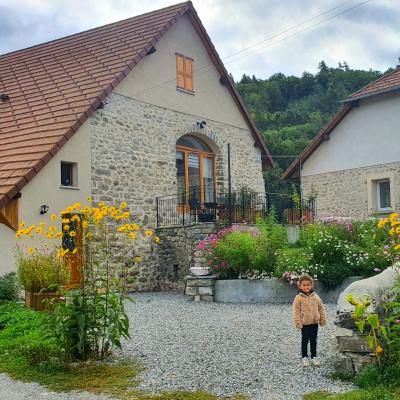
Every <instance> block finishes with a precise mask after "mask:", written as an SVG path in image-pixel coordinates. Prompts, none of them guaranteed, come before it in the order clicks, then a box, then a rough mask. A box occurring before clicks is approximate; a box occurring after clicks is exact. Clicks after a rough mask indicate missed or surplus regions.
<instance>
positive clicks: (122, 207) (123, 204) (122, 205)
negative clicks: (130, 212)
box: [119, 201, 128, 210]
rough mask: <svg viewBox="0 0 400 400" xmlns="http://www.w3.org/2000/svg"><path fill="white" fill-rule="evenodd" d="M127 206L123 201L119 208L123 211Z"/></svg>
mask: <svg viewBox="0 0 400 400" xmlns="http://www.w3.org/2000/svg"><path fill="white" fill-rule="evenodd" d="M127 206H128V205H127V204H126V202H125V201H123V202H122V203H121V204H120V205H119V208H121V209H122V210H123V209H124V208H126V207H127Z"/></svg>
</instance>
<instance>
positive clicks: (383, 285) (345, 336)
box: [334, 266, 400, 373]
mask: <svg viewBox="0 0 400 400" xmlns="http://www.w3.org/2000/svg"><path fill="white" fill-rule="evenodd" d="M398 276H400V269H399V267H397V266H395V267H390V268H388V269H386V270H385V271H383V272H381V273H380V274H378V275H376V276H373V277H371V278H367V279H362V280H359V281H356V282H353V283H352V284H350V285H349V286H348V287H347V288H346V289H345V290H344V291H343V292H342V293H341V294H340V296H339V299H338V302H337V317H336V319H335V325H336V331H335V338H334V341H335V348H336V355H335V359H334V369H335V371H336V372H341V373H353V372H356V373H357V372H359V371H360V370H361V369H362V368H364V367H365V366H367V365H369V364H374V363H375V362H376V357H375V355H374V354H373V352H371V349H370V348H369V346H368V344H367V340H366V336H365V335H362V334H360V333H359V331H358V329H357V328H356V326H355V324H354V320H353V317H352V313H353V311H354V306H352V305H351V304H350V303H349V302H348V301H346V296H347V295H349V294H352V295H354V296H355V297H358V298H360V297H365V296H368V297H370V298H371V299H372V301H373V304H375V306H376V307H379V302H380V300H381V298H382V295H383V294H384V293H385V292H387V291H389V290H390V289H391V288H392V287H393V285H394V283H395V279H396V278H397V277H398ZM371 310H373V305H371Z"/></svg>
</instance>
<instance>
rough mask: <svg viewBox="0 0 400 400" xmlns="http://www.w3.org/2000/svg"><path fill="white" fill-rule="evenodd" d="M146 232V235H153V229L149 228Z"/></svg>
mask: <svg viewBox="0 0 400 400" xmlns="http://www.w3.org/2000/svg"><path fill="white" fill-rule="evenodd" d="M144 234H145V236H146V237H150V236H153V231H151V230H150V229H147V231H146V232H145V233H144Z"/></svg>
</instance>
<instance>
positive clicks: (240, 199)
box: [156, 189, 315, 227]
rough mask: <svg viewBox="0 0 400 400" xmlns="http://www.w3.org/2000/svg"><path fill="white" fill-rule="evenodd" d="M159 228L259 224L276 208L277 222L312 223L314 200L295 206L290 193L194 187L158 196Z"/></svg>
mask: <svg viewBox="0 0 400 400" xmlns="http://www.w3.org/2000/svg"><path fill="white" fill-rule="evenodd" d="M156 204H157V227H167V226H179V225H188V224H193V223H198V222H214V221H226V222H227V223H231V224H232V223H248V224H254V223H256V221H257V219H258V218H265V217H266V216H267V215H268V213H269V212H270V210H271V208H272V207H274V209H275V212H276V218H277V220H278V222H281V223H289V224H298V223H300V222H312V221H313V220H314V217H315V201H312V202H310V201H307V202H303V204H302V206H301V207H300V206H298V207H295V205H294V204H293V201H292V199H291V197H290V196H285V195H280V194H279V195H271V194H268V193H267V194H265V193H250V192H233V193H231V194H229V193H219V194H218V193H215V191H214V190H213V189H204V190H202V191H200V189H193V190H191V191H190V192H187V193H180V194H175V195H170V196H161V197H157V199H156Z"/></svg>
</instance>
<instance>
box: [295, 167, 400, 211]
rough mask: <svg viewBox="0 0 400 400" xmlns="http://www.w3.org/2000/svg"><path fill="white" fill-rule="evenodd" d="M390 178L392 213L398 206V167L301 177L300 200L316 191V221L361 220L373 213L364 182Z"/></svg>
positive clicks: (399, 178)
mask: <svg viewBox="0 0 400 400" xmlns="http://www.w3.org/2000/svg"><path fill="white" fill-rule="evenodd" d="M382 173H383V174H385V173H387V174H392V176H393V178H394V182H393V189H394V202H395V204H394V205H392V206H393V208H394V209H396V208H398V207H399V206H400V189H399V188H400V186H399V185H400V163H399V162H397V163H390V164H382V165H376V166H371V167H363V168H357V169H348V170H343V171H334V172H329V173H324V174H318V175H309V176H302V177H301V186H302V193H303V196H307V195H308V194H309V193H310V192H311V189H312V187H313V188H314V189H315V190H316V191H317V193H318V194H317V217H318V218H321V217H322V218H323V217H339V216H340V217H351V218H365V217H368V216H370V215H371V214H373V213H374V212H375V210H374V209H373V206H372V209H371V204H369V200H368V182H369V180H370V178H371V177H373V176H376V175H378V174H382Z"/></svg>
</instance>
